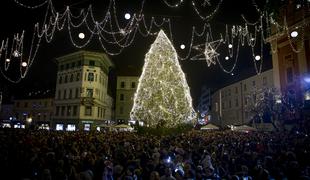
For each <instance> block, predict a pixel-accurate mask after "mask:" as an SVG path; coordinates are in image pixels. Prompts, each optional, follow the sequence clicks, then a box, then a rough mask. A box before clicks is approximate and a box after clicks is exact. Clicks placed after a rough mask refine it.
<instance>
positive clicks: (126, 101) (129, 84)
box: [115, 76, 139, 123]
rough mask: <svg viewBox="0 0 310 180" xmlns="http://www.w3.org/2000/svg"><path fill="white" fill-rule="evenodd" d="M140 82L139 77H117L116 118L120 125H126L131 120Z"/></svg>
mask: <svg viewBox="0 0 310 180" xmlns="http://www.w3.org/2000/svg"><path fill="white" fill-rule="evenodd" d="M138 82H139V77H138V76H117V85H116V110H115V118H116V120H117V121H118V122H119V123H120V122H124V123H126V122H128V121H129V120H130V111H131V109H132V106H133V99H134V94H135V92H136V89H137V86H138Z"/></svg>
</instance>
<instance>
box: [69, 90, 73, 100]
mask: <svg viewBox="0 0 310 180" xmlns="http://www.w3.org/2000/svg"><path fill="white" fill-rule="evenodd" d="M71 98H72V89H69V99H71Z"/></svg>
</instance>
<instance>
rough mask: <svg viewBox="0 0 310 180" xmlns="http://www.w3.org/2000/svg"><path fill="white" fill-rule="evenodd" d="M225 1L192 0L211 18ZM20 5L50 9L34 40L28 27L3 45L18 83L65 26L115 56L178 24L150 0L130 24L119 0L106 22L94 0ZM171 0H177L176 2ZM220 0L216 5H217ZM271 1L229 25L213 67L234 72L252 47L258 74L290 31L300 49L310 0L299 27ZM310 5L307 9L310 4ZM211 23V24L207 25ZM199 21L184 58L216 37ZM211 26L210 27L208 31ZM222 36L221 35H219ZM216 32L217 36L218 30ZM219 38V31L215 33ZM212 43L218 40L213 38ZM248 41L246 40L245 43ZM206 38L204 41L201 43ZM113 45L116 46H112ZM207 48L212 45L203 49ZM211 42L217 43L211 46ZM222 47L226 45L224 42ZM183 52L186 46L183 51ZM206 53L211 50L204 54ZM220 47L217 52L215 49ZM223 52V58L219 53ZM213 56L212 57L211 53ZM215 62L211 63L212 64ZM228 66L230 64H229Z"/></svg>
mask: <svg viewBox="0 0 310 180" xmlns="http://www.w3.org/2000/svg"><path fill="white" fill-rule="evenodd" d="M163 1H164V3H165V4H166V5H167V6H169V7H171V8H177V7H179V6H180V5H184V4H185V3H184V2H185V0H174V1H170V0H163ZM222 1H223V0H219V1H211V0H199V1H198V0H189V2H191V3H190V4H191V5H192V7H193V9H194V11H195V12H196V13H197V15H198V16H199V17H200V19H201V20H202V21H207V22H208V21H209V20H211V19H212V17H214V15H215V14H216V12H217V11H218V9H219V8H220V6H221V5H222ZM14 2H16V3H17V4H18V5H20V6H22V7H24V8H28V9H32V10H33V9H36V8H40V7H43V6H47V7H46V12H45V15H44V20H43V22H42V23H36V24H35V25H34V30H33V32H32V39H31V42H30V43H24V39H30V38H24V36H26V34H25V35H24V32H23V33H22V35H18V34H17V35H14V37H13V38H7V39H5V40H3V41H2V42H1V47H0V60H1V64H3V68H2V67H0V73H1V75H3V76H4V78H5V79H7V80H8V81H10V82H12V83H18V82H20V81H21V79H22V78H24V77H25V76H26V75H27V72H28V71H29V69H30V68H31V66H32V63H33V61H34V60H35V58H36V54H37V52H38V50H39V47H40V44H41V42H42V39H43V40H45V41H46V42H48V43H51V42H52V40H53V38H54V35H55V33H56V32H58V31H63V30H64V29H66V31H67V32H68V37H69V38H70V41H71V43H72V45H73V46H74V47H76V48H83V47H85V46H87V45H88V44H89V43H90V42H91V41H93V40H96V39H97V40H98V41H99V44H100V45H101V47H102V49H103V50H104V52H105V53H107V54H108V55H111V56H114V55H119V54H121V53H122V52H123V50H124V49H125V48H127V47H129V46H130V45H131V44H132V43H133V42H134V40H135V39H136V34H137V33H139V34H140V35H142V36H143V37H148V36H155V35H157V32H158V29H161V28H162V27H167V28H168V32H169V38H170V41H171V43H172V44H173V43H174V42H173V39H175V38H176V37H174V35H173V29H172V28H173V26H172V20H171V19H170V18H167V17H164V18H159V17H156V18H155V17H154V16H151V17H146V16H145V15H144V14H143V7H144V3H145V0H143V1H142V2H141V7H140V9H139V10H138V11H137V13H134V14H132V17H131V18H130V19H128V20H127V21H126V22H125V24H124V25H123V26H122V25H121V23H120V22H119V19H120V18H118V16H117V10H116V0H109V5H108V6H107V11H106V12H105V16H103V19H102V20H101V21H97V20H96V19H95V18H94V17H95V16H94V13H93V10H92V5H90V6H89V7H88V8H87V9H82V10H81V11H80V13H79V14H78V15H73V13H72V12H71V10H70V7H69V6H67V8H66V9H65V10H64V11H63V12H58V11H56V9H55V7H54V5H53V3H52V0H40V1H39V2H37V4H36V5H26V4H24V3H21V1H20V0H14ZM171 2H176V3H175V4H173V3H171ZM215 2H216V3H217V4H215ZM267 4H268V0H266V3H265V7H264V8H261V9H260V8H259V6H258V5H257V4H256V3H255V0H252V5H253V6H254V7H255V9H256V12H257V13H258V14H259V18H258V20H257V21H256V22H249V21H248V20H247V19H246V17H245V16H244V15H241V16H242V18H243V20H244V21H245V24H244V26H240V25H236V26H232V27H231V28H228V27H227V26H228V25H226V32H224V33H223V37H224V38H223V42H222V44H225V45H226V47H227V51H228V53H225V54H224V55H223V57H220V55H217V56H216V58H213V59H212V58H211V59H212V61H207V64H208V63H209V64H208V66H210V65H211V64H215V61H214V59H215V60H216V61H217V64H218V65H219V67H220V68H221V69H222V70H223V72H225V73H232V72H233V70H234V69H235V67H236V64H237V62H238V57H239V56H238V55H239V47H240V45H241V46H249V47H250V49H251V51H252V59H253V64H254V68H255V70H256V73H257V74H259V73H260V72H261V70H262V64H263V56H262V55H263V46H264V45H265V44H266V43H268V42H269V43H272V44H274V45H272V47H271V50H272V52H273V53H276V52H277V43H274V42H275V41H277V40H278V39H281V38H283V36H287V38H288V40H289V44H290V46H291V48H292V49H293V51H294V52H295V53H299V52H300V49H302V48H303V47H304V43H303V42H304V39H305V32H306V31H307V29H308V26H309V20H308V19H306V16H305V14H306V11H309V2H307V7H303V8H302V12H303V14H302V18H303V19H302V21H301V23H298V24H295V25H294V26H290V27H289V26H288V24H287V22H286V18H285V17H284V20H283V23H281V24H280V23H278V22H277V21H276V20H275V19H274V18H273V17H272V15H271V14H269V13H267V11H266V6H267ZM307 8H308V9H307ZM205 10H208V12H209V13H208V14H202V11H205ZM271 26H273V27H275V30H276V31H275V33H274V32H273V34H271V31H270V29H271ZM85 27H86V30H85V32H84V31H83V33H85V38H84V39H83V41H81V39H79V37H78V36H77V35H75V34H76V31H77V32H78V31H80V30H81V29H82V28H83V30H84V29H85ZM207 27H208V28H207ZM197 29H199V28H197V27H196V26H192V32H191V38H190V41H189V42H184V45H186V51H187V53H186V52H185V56H182V57H181V56H178V59H179V60H189V59H195V58H197V57H191V56H192V55H193V54H192V51H193V50H197V48H196V49H195V47H197V46H199V45H197V44H198V43H196V42H195V40H200V39H203V37H205V36H208V35H209V36H210V37H212V36H213V35H212V32H211V26H210V24H208V23H204V25H203V29H202V30H201V31H200V32H198V31H197ZM207 29H208V30H209V32H208V31H207ZM297 29H298V34H299V35H298V37H296V38H292V37H291V36H290V33H291V32H292V31H293V30H297ZM264 32H266V35H267V37H268V38H269V37H271V36H272V39H270V38H269V39H267V38H266V37H265V34H264ZM220 35H221V36H222V34H220ZM215 36H216V35H215ZM216 37H217V36H216ZM297 39H298V40H299V39H300V42H301V44H300V46H301V47H299V46H298V48H297V47H296V42H297ZM209 41H210V42H213V40H211V39H210V40H209ZM246 42H247V43H246ZM200 43H201V42H199V44H200ZM23 44H25V47H28V48H27V50H29V51H28V52H23ZM229 44H232V45H233V46H232V48H229V47H228V46H229ZM205 45H206V44H203V46H201V47H200V49H199V51H200V52H202V53H201V54H200V55H202V56H204V58H205V57H207V56H211V57H212V54H210V53H208V52H209V51H208V49H209V50H211V52H212V49H210V46H209V47H208V46H205ZM111 46H112V47H113V48H111ZM202 47H207V48H202ZM211 47H212V46H211ZM220 48H222V47H220ZM257 49H260V53H259V52H255V50H257ZM183 51H184V50H183ZM203 52H207V53H203ZM215 52H216V51H215ZM258 54H260V57H261V60H260V61H256V60H255V56H256V55H258ZM225 56H228V57H229V58H228V60H226V62H228V63H232V65H228V66H227V63H225V66H224V65H223V64H221V61H220V59H223V60H224V62H225V59H227V58H225ZM218 57H219V58H218ZM201 58H202V57H201ZM16 59H17V60H19V61H20V62H21V63H12V62H14V61H16ZM209 59H210V58H209ZM22 62H26V63H27V66H26V67H22V66H21V64H22ZM210 63H211V64H210ZM11 64H19V65H20V67H19V68H20V77H19V78H17V79H14V78H11V77H9V76H8V74H12V73H8V72H7V71H9V70H10V69H11V68H13V67H12V65H11ZM226 66H227V67H229V68H227V67H226Z"/></svg>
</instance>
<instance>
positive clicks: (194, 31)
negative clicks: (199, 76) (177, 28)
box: [178, 23, 209, 60]
mask: <svg viewBox="0 0 310 180" xmlns="http://www.w3.org/2000/svg"><path fill="white" fill-rule="evenodd" d="M208 26H209V24H207V23H204V25H203V29H202V30H201V32H200V33H199V32H198V31H197V30H196V29H197V28H196V26H192V33H191V39H190V45H189V48H188V51H187V53H186V55H185V56H184V57H181V56H179V55H178V58H179V59H180V60H187V59H188V58H189V57H190V55H191V52H192V49H193V44H194V40H195V36H197V37H202V36H203V35H205V33H206V29H207V27H208Z"/></svg>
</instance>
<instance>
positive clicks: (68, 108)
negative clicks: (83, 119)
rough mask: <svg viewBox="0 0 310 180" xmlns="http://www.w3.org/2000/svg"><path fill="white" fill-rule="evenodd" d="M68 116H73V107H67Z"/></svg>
mask: <svg viewBox="0 0 310 180" xmlns="http://www.w3.org/2000/svg"><path fill="white" fill-rule="evenodd" d="M67 116H71V106H67Z"/></svg>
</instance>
